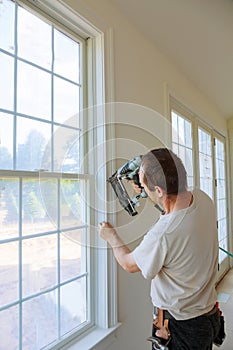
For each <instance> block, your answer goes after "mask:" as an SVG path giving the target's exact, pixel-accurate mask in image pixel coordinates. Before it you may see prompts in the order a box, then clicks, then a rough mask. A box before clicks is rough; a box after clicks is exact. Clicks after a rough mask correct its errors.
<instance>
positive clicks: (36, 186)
mask: <svg viewBox="0 0 233 350" xmlns="http://www.w3.org/2000/svg"><path fill="white" fill-rule="evenodd" d="M42 186H43V188H44V189H45V186H46V189H47V196H48V197H49V198H48V201H47V203H48V202H49V199H51V197H53V199H55V198H54V197H55V196H56V185H55V183H52V181H50V182H47V183H44V184H43V185H42ZM22 198H23V200H22V208H23V218H22V233H23V235H31V234H33V233H41V232H48V231H52V230H55V229H56V226H55V224H56V221H55V222H54V221H53V220H51V219H50V216H49V214H48V211H47V208H46V205H45V203H44V198H43V197H42V192H41V182H40V181H38V180H33V179H26V180H23V196H22ZM47 203H46V204H47ZM50 203H51V201H50ZM53 211H54V212H55V214H56V215H57V201H54V202H53Z"/></svg>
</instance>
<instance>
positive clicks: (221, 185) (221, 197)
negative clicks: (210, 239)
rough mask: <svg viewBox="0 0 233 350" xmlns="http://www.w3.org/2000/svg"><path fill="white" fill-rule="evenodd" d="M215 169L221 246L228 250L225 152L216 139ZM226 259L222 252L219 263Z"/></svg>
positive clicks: (221, 144)
mask: <svg viewBox="0 0 233 350" xmlns="http://www.w3.org/2000/svg"><path fill="white" fill-rule="evenodd" d="M215 168H216V180H217V192H216V193H217V218H218V238H219V246H220V247H222V248H223V249H225V250H228V228H227V198H226V177H225V151H224V143H223V142H221V141H220V140H218V139H217V138H216V139H215ZM225 258H226V254H225V253H223V252H220V254H219V262H220V263H221V262H222V261H223V260H224V259H225Z"/></svg>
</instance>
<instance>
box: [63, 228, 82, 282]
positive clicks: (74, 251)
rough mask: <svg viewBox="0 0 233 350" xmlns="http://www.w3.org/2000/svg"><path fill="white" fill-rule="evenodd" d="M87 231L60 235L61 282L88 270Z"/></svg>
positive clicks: (75, 231)
mask: <svg viewBox="0 0 233 350" xmlns="http://www.w3.org/2000/svg"><path fill="white" fill-rule="evenodd" d="M85 237H86V230H85V229H83V230H74V231H68V232H62V233H61V235H60V256H61V261H60V269H61V282H63V281H66V280H68V279H71V278H73V277H75V276H78V275H80V274H81V273H83V272H85V270H86V248H85Z"/></svg>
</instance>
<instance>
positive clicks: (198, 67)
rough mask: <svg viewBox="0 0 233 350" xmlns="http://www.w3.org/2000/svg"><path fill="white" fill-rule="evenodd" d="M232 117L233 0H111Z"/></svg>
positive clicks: (205, 93) (227, 115) (226, 116)
mask: <svg viewBox="0 0 233 350" xmlns="http://www.w3.org/2000/svg"><path fill="white" fill-rule="evenodd" d="M110 1H111V2H112V3H114V4H115V5H116V6H117V7H118V8H119V9H120V10H121V11H122V13H124V15H125V16H126V17H127V18H128V19H129V20H130V21H132V22H134V24H135V25H136V26H137V27H138V28H139V29H140V31H141V32H143V34H144V35H146V36H147V37H148V38H150V39H151V40H152V41H153V42H154V43H155V44H156V46H157V47H159V48H160V50H161V51H162V52H163V53H164V54H166V55H168V56H169V57H170V59H171V60H172V61H173V63H175V64H176V66H177V67H178V69H179V70H180V71H182V72H183V73H184V74H185V75H186V76H187V78H188V79H190V80H191V81H192V82H193V83H194V84H195V85H196V86H197V88H198V89H199V90H200V91H201V92H202V93H203V94H204V95H206V96H207V97H208V98H209V99H210V100H211V101H212V102H213V103H215V105H216V106H217V108H218V109H219V111H220V113H221V115H223V116H224V117H225V118H230V117H233V0H110Z"/></svg>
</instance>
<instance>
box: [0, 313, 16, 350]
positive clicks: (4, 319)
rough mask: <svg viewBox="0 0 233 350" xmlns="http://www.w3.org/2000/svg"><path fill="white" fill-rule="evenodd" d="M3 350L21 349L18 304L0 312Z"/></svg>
mask: <svg viewBox="0 0 233 350" xmlns="http://www.w3.org/2000/svg"><path fill="white" fill-rule="evenodd" d="M0 329H1V350H18V349H19V310H18V306H13V307H11V308H9V309H6V310H3V311H1V312H0Z"/></svg>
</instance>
